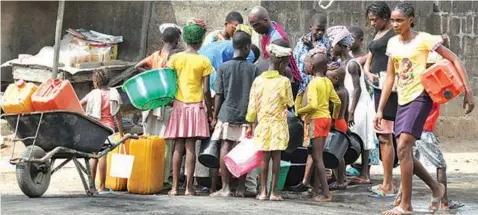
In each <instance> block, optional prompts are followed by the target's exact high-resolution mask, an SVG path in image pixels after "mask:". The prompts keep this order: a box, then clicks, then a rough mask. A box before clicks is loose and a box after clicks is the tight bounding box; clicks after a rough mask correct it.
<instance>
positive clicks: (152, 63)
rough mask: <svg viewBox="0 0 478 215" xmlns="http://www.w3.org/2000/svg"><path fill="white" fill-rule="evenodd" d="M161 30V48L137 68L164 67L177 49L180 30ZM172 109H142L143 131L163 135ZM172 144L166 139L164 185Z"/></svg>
mask: <svg viewBox="0 0 478 215" xmlns="http://www.w3.org/2000/svg"><path fill="white" fill-rule="evenodd" d="M163 25H164V24H163ZM163 25H162V26H163ZM161 30H162V31H161V34H162V38H161V40H162V43H163V45H162V48H161V49H160V50H159V51H156V52H154V53H153V54H152V55H150V56H148V57H147V58H145V59H144V60H142V61H141V62H139V63H138V64H137V65H136V66H135V67H136V68H137V69H140V70H141V69H142V68H143V67H147V68H150V69H160V68H164V67H166V63H167V61H168V60H169V57H170V56H171V55H173V53H176V52H178V51H179V50H178V49H177V48H178V43H179V40H180V37H181V32H180V30H179V29H178V28H177V27H166V28H164V29H163V28H161ZM172 110H173V108H172V103H171V104H168V105H166V106H164V107H160V108H157V109H154V110H150V111H143V112H142V117H143V133H144V134H150V135H156V136H160V137H164V130H165V129H166V125H167V123H168V121H169V117H170V115H171V111H172ZM173 146H174V141H172V140H166V152H165V154H166V155H165V164H164V167H165V168H164V183H165V186H166V187H169V186H170V184H169V177H170V175H171V157H172V155H173V151H172V148H173Z"/></svg>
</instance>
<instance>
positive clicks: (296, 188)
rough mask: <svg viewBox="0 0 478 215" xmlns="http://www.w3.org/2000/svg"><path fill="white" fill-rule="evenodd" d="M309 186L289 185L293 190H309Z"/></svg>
mask: <svg viewBox="0 0 478 215" xmlns="http://www.w3.org/2000/svg"><path fill="white" fill-rule="evenodd" d="M309 188H310V186H307V185H305V184H302V183H300V184H298V185H295V186H293V187H291V190H292V191H294V192H305V191H307V190H309Z"/></svg>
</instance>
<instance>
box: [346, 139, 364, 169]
mask: <svg viewBox="0 0 478 215" xmlns="http://www.w3.org/2000/svg"><path fill="white" fill-rule="evenodd" d="M349 139H350V145H349V148H348V149H347V151H346V152H345V155H344V160H345V165H349V164H353V163H354V162H355V161H356V160H357V159H358V158H359V157H360V154H361V153H362V149H363V141H362V138H360V136H359V135H358V134H356V133H350V135H349Z"/></svg>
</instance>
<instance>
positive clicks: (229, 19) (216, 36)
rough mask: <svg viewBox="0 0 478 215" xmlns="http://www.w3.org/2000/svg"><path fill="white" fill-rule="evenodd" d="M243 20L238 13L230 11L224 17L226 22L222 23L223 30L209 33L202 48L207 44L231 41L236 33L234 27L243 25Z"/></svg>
mask: <svg viewBox="0 0 478 215" xmlns="http://www.w3.org/2000/svg"><path fill="white" fill-rule="evenodd" d="M243 23H244V19H243V18H242V15H241V14H240V13H239V12H236V11H231V12H229V13H228V14H227V16H226V21H225V23H224V28H223V29H222V30H217V31H213V32H211V33H209V34H208V35H207V36H206V38H205V39H204V42H203V47H204V46H206V45H208V44H209V43H212V42H216V41H221V40H231V38H232V37H233V36H234V32H236V27H237V25H239V24H243Z"/></svg>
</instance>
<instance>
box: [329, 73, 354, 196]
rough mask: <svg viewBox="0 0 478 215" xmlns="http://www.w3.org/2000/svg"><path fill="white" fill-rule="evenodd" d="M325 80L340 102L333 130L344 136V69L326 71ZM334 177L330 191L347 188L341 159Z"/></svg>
mask: <svg viewBox="0 0 478 215" xmlns="http://www.w3.org/2000/svg"><path fill="white" fill-rule="evenodd" d="M327 78H329V79H330V81H331V82H332V84H333V85H334V88H335V92H336V93H337V95H338V96H339V98H340V101H341V108H340V111H339V117H338V118H337V119H336V120H335V122H334V123H333V125H334V127H335V129H336V130H337V131H340V132H343V133H344V134H345V133H347V130H348V123H347V121H348V120H347V116H348V107H349V93H348V92H347V89H346V88H345V86H344V79H345V69H344V68H343V67H340V68H339V69H336V70H334V71H327ZM334 176H335V178H336V179H337V181H336V182H332V183H331V184H330V185H329V186H330V189H331V190H337V189H338V190H343V189H346V188H347V184H346V181H345V161H344V159H341V160H340V161H339V166H338V168H337V169H335V171H334Z"/></svg>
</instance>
